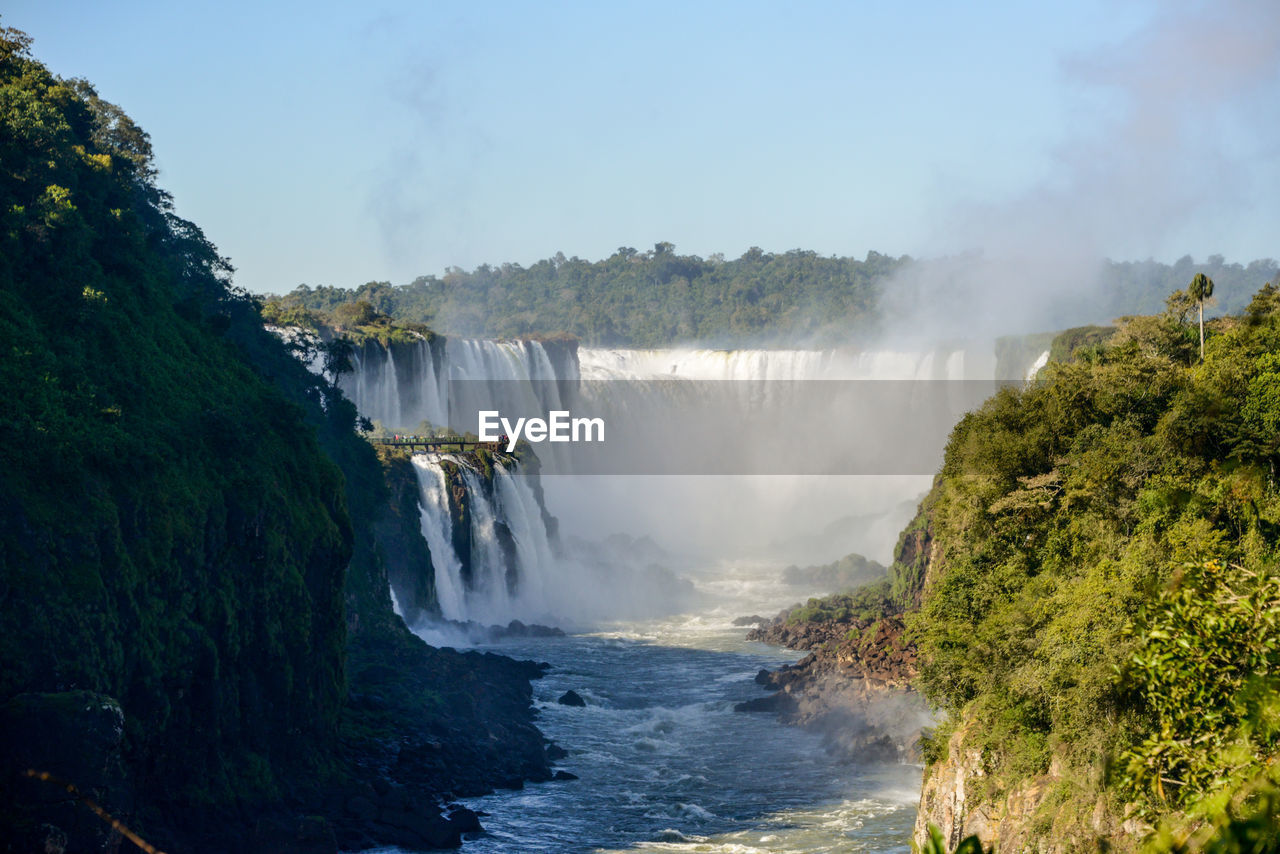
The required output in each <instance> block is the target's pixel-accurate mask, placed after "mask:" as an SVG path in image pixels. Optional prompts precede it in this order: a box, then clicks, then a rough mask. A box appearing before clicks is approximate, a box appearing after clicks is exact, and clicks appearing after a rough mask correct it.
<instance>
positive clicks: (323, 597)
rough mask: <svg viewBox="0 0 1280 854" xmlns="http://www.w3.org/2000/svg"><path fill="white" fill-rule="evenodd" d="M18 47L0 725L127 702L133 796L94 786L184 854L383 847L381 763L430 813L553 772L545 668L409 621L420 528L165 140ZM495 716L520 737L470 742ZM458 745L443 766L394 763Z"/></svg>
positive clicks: (1, 440) (51, 727)
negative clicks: (268, 308)
mask: <svg viewBox="0 0 1280 854" xmlns="http://www.w3.org/2000/svg"><path fill="white" fill-rule="evenodd" d="M28 44H29V39H27V38H26V37H25V36H24V35H23V34H21V33H19V32H17V31H14V30H0V348H3V358H0V390H3V393H4V394H3V396H4V400H5V406H4V407H3V408H2V409H0V660H2V661H3V662H4V667H3V668H0V707H2V708H3V709H4V710H5V714H6V715H8V716H9V717H7V718H6V720H9V719H17V718H21V719H22V720H24V721H25V720H28V719H32V716H31V715H26V716H25V717H24V716H23V715H21V714H19V712H21V710H22V709H26V708H58V709H62V708H64V707H65V708H66V709H67V714H66V715H65V717H66V720H58V721H52V720H50V721H46V722H43V723H42V722H41V721H35V722H34V723H33V724H32V726H45V727H46V729H45V732H46V734H47V732H53V731H57V732H59V733H64V734H65V733H83V732H85V727H84V726H82V725H81V722H80V721H79V719H78V718H76V717H75V715H76V714H79V713H78V712H77V711H76V709H77V708H80V707H82V706H84V703H83V702H78V701H77V702H59V698H72V699H75V698H80V697H86V696H91V697H104V698H109V699H104V700H103V701H102V702H103V703H107V704H108V705H109V706H110V707H111V708H113V709H114V708H117V706H116V703H117V702H118V708H119V710H120V712H121V716H120V717H121V720H122V721H123V728H124V742H123V753H122V754H121V757H119V758H121V760H122V762H123V765H124V766H125V772H126V773H125V776H124V778H123V779H125V780H126V782H125V783H123V784H121V785H123V786H126V787H127V788H125V789H118V790H113V791H111V792H104V793H99V794H98V797H99V798H106V802H107V803H108V804H109V805H111V804H114V805H115V806H116V807H117V808H118V807H124V808H125V809H126V810H130V811H132V810H136V812H131V813H130V815H131V818H130V821H131V823H133V824H134V825H135V826H136V827H138V828H139V829H141V830H145V831H147V833H148V835H149V836H151V838H152V839H153V840H157V841H161V842H164V843H165V844H166V845H172V846H173V847H175V848H181V849H183V850H211V849H212V850H228V849H229V848H232V847H234V848H236V849H237V850H257V849H259V848H264V847H265V848H267V849H271V848H272V847H273V846H272V844H269V843H262V844H261V845H255V843H253V840H252V839H251V837H253V836H254V834H255V831H254V828H255V826H256V825H258V824H261V822H259V821H258V819H259V818H260V817H261V816H262V815H263V814H264V812H263V811H264V810H268V811H269V810H271V809H276V810H277V813H275V814H273V815H284V816H286V817H287V816H289V815H295V816H296V814H297V812H296V811H298V810H301V811H303V812H305V813H306V814H307V815H311V816H318V815H321V814H323V815H325V816H327V818H328V819H329V820H330V821H332V822H333V824H334V825H335V826H336V828H337V832H338V835H339V838H341V839H344V840H347V844H350V845H353V846H358V845H361V844H363V845H372V844H375V843H376V842H379V841H386V838H389V837H385V838H384V837H383V836H379V835H378V834H379V833H382V832H384V831H385V832H387V833H395V832H399V831H402V830H403V829H404V828H403V826H402V825H403V822H400V824H397V822H395V821H393V822H392V823H391V825H388V826H387V827H382V828H381V830H378V829H377V828H374V829H373V830H372V831H369V833H371V834H372V835H367V834H366V830H367V828H363V826H362V825H361V822H362V821H364V819H363V818H362V816H361V815H354V816H353V815H349V814H347V813H344V811H343V808H342V803H343V799H344V795H343V792H345V791H347V790H348V789H350V788H353V787H354V788H359V786H360V785H363V786H364V787H365V788H366V789H367V788H368V778H369V777H370V776H371V775H374V774H381V775H384V776H388V777H390V778H391V779H393V780H394V781H395V782H396V783H397V785H403V786H416V787H418V788H417V789H415V790H414V791H415V792H417V793H418V795H417V796H418V797H420V798H422V800H423V803H424V804H430V803H431V801H430V799H429V797H430V796H431V795H432V793H433V792H434V793H435V794H438V793H439V792H441V791H445V790H453V791H463V790H466V791H471V792H482V791H487V790H488V788H490V787H492V786H493V785H494V784H495V783H498V782H503V781H511V780H517V779H519V778H520V777H522V776H523V777H529V776H537V775H541V776H543V777H545V776H546V772H545V767H546V760H545V757H543V756H542V754H541V739H540V736H539V735H538V734H537V732H536V730H534V729H533V727H532V724H531V721H530V718H529V714H528V709H527V707H528V700H527V694H528V682H527V680H528V678H529V673H528V672H527V671H528V668H524V667H523V666H516V665H515V664H514V663H511V662H500V661H498V660H497V658H493V659H492V660H489V659H485V660H483V661H481V660H479V659H476V660H474V661H472V660H470V659H467V658H466V657H464V656H460V655H457V654H452V653H449V654H446V653H445V652H443V651H440V652H433V651H430V650H429V649H428V648H427V647H426V646H425V644H423V643H422V642H421V641H419V640H418V639H417V638H414V637H412V636H411V635H409V634H408V632H407V631H406V630H405V628H404V626H403V624H402V623H401V622H400V620H399V618H398V617H396V616H395V615H394V613H393V612H392V609H391V603H390V598H389V594H388V578H387V576H388V568H389V567H390V568H391V569H393V570H396V571H402V572H409V573H414V572H416V573H417V575H418V577H417V578H416V581H417V582H418V583H419V585H420V593H421V596H420V599H421V601H422V602H424V603H426V606H427V607H430V605H431V604H432V602H433V600H434V591H433V590H432V589H430V582H429V577H430V573H429V572H428V571H427V566H428V565H427V564H426V560H427V559H426V557H425V556H426V551H425V544H422V543H420V542H410V540H411V539H412V538H413V537H416V538H417V540H418V541H420V540H421V536H420V534H419V533H418V525H417V519H416V514H414V515H413V516H410V515H409V514H407V513H406V512H404V509H403V508H402V507H396V508H392V507H391V506H390V505H389V502H388V497H389V496H388V489H387V485H386V482H385V481H384V476H383V472H382V469H381V467H380V465H379V463H378V460H377V457H376V455H375V453H374V450H373V449H372V448H371V447H370V446H369V444H368V443H366V442H364V441H363V440H361V439H360V438H359V437H358V436H357V435H356V433H355V432H354V430H353V426H354V425H355V422H356V411H355V409H354V407H353V406H352V405H351V403H350V402H349V401H347V400H345V399H344V398H343V397H342V395H341V393H340V392H339V391H338V390H337V389H336V388H335V387H333V386H332V385H330V384H329V383H328V382H327V381H325V380H324V379H322V378H320V377H317V376H315V375H314V374H312V373H311V372H309V371H308V370H307V369H306V368H305V367H304V366H303V364H302V363H300V362H299V361H298V360H297V359H295V358H294V357H293V355H292V354H291V353H290V351H289V350H288V349H287V348H286V346H285V345H284V344H283V343H282V341H281V340H280V338H279V337H277V336H275V335H273V334H271V333H268V332H267V331H265V330H264V329H263V319H262V317H261V315H260V312H259V306H258V303H257V301H256V300H254V299H253V298H251V297H250V296H249V295H247V294H245V293H243V292H240V291H238V290H237V289H235V288H234V287H232V285H231V283H230V273H231V268H230V265H229V264H228V263H227V262H226V260H225V259H223V258H221V257H220V256H219V255H218V254H217V252H216V250H215V248H214V247H213V246H212V244H211V243H210V242H209V241H208V240H207V239H206V238H205V237H204V235H203V234H202V233H201V231H200V229H199V228H197V227H196V226H195V225H193V224H192V223H190V222H187V221H185V220H183V219H181V218H180V217H178V216H177V215H176V213H175V212H174V208H173V204H172V200H171V199H170V197H169V196H168V195H167V194H166V193H165V192H164V191H163V190H161V189H159V188H158V187H157V186H156V184H155V175H156V173H155V168H154V166H153V163H152V156H151V148H150V143H149V140H148V137H147V135H146V133H145V132H143V131H142V130H141V129H139V128H138V127H137V126H136V125H134V124H133V122H132V121H131V120H130V119H129V118H128V117H127V116H126V115H125V114H124V113H123V112H122V111H120V110H119V108H117V107H115V106H113V105H111V104H109V103H107V102H105V101H103V100H101V99H100V98H99V97H98V95H97V93H96V92H95V91H94V90H93V88H92V87H91V86H90V85H89V84H88V83H86V82H84V81H66V80H62V79H60V78H57V77H56V76H54V75H52V74H51V73H50V72H49V71H48V70H47V69H46V68H45V67H44V66H43V65H41V64H40V63H39V62H37V61H36V60H34V59H33V58H32V57H31V56H30V54H29V51H28ZM401 497H403V496H401ZM401 503H403V502H401ZM397 510H399V511H400V512H399V515H396V511H397ZM418 545H420V546H421V548H422V551H421V552H417V553H414V554H413V555H412V556H411V557H409V558H406V556H405V553H406V549H408V550H412V548H415V547H416V546H418ZM423 577H425V578H426V579H427V580H426V581H423ZM387 661H393V662H394V664H393V665H392V666H387V664H386V662H387ZM509 665H510V666H509ZM466 674H471V675H472V676H474V677H475V678H476V679H478V680H480V682H482V683H483V684H484V686H485V687H484V688H483V690H484V691H486V692H487V695H486V696H488V697H490V698H491V699H492V700H493V702H491V703H490V705H489V706H484V705H483V704H482V703H478V702H472V701H471V700H470V699H469V698H468V697H467V692H468V691H470V690H472V688H471V687H470V686H471V684H472V683H470V682H467V681H466V680H464V679H463V678H462V677H463V676H464V675H466ZM438 679H447V680H452V681H453V682H454V683H456V687H454V688H450V689H448V692H447V694H446V693H440V692H437V693H440V696H447V697H448V703H445V704H437V706H431V705H430V704H425V703H424V702H420V701H421V700H422V695H423V692H428V693H429V692H430V690H431V689H430V688H429V687H426V688H423V691H422V692H419V694H415V695H414V696H412V697H409V696H406V697H404V698H400V699H397V698H398V697H399V695H396V694H395V691H396V690H399V688H398V686H399V685H400V682H401V681H403V682H406V683H413V684H414V685H415V686H430V685H432V684H433V682H434V681H435V680H438ZM477 690H480V689H477ZM90 692H92V693H90ZM353 697H354V698H356V699H354V700H353V699H352V698H353ZM388 698H390V699H388ZM401 699H402V700H403V702H401ZM441 705H442V707H441ZM482 715H485V716H488V717H489V718H493V719H495V720H496V719H499V718H501V722H502V726H504V727H506V728H507V729H506V730H504V732H507V733H509V734H511V737H510V738H505V737H504V738H503V739H499V740H498V741H496V742H495V741H493V740H492V739H491V738H489V736H488V735H487V731H486V733H483V734H479V735H473V734H472V733H471V730H472V729H474V725H475V722H476V719H477V718H479V717H480V716H482ZM15 716H16V718H15ZM370 733H373V734H374V735H375V736H376V738H372V737H371V736H370ZM441 733H447V734H448V743H447V744H446V749H445V750H444V752H443V753H442V754H441V755H440V756H439V757H437V758H436V759H435V760H433V764H432V765H431V773H430V774H429V775H425V776H424V773H420V769H417V770H415V768H416V766H406V767H405V768H400V766H394V767H393V765H392V763H391V760H390V759H386V757H384V756H383V754H385V753H388V752H389V751H392V750H404V751H413V750H429V749H430V746H431V745H432V744H435V743H436V742H437V741H439V740H440V738H441ZM10 735H11V734H10V733H6V736H7V740H6V745H5V749H0V754H3V756H0V759H3V760H4V761H5V762H6V763H7V762H8V761H9V760H11V759H12V757H11V756H9V755H8V753H7V752H6V750H7V748H8V746H10V744H11V742H12V741H13V739H12V738H8V737H9V736H10ZM371 738H372V740H371ZM62 740H64V741H65V739H62ZM371 744H372V747H371V746H370V745H371ZM424 745H426V746H424ZM62 752H63V753H68V754H74V753H75V752H76V751H75V746H74V745H65V746H64V748H63V750H62ZM375 754H376V755H375ZM371 757H372V758H371ZM392 758H394V757H392ZM384 760H385V761H384ZM113 761H115V760H113ZM380 762H381V763H382V764H378V763H380ZM384 766H385V767H384ZM388 769H391V770H388ZM11 770H12V769H10V768H8V767H7V765H6V767H5V768H4V769H3V773H0V791H2V792H3V794H4V798H3V801H4V806H3V808H0V827H4V828H5V831H6V839H7V840H8V841H9V842H10V844H12V845H15V846H17V847H19V848H22V847H23V846H24V844H25V842H29V841H31V840H30V839H28V838H27V837H24V836H23V835H22V834H23V832H24V831H23V828H24V827H26V826H27V825H31V824H32V822H33V821H34V822H35V824H36V825H38V824H39V822H40V819H38V818H37V819H33V818H32V815H34V814H35V813H32V812H31V810H32V809H35V810H38V809H40V808H42V807H41V806H39V804H44V803H46V802H47V799H43V800H42V799H41V798H39V797H37V799H36V800H37V801H39V804H37V805H36V806H35V807H32V806H31V804H30V803H29V802H28V800H22V804H23V806H21V807H20V806H19V800H20V799H19V798H17V797H16V796H14V791H12V790H11V789H10V786H11V785H13V783H12V780H11V775H10V773H9V772H10V771H11ZM51 770H55V771H56V770H57V769H56V768H55V769H51ZM423 787H426V788H425V789H424V788H423ZM432 787H435V788H434V789H432ZM335 793H336V795H337V797H336V803H337V804H338V806H337V807H332V806H331V804H330V802H331V801H333V800H334V798H333V796H334V795H335ZM326 799H327V800H326ZM273 805H274V806H273ZM290 810H294V811H295V812H292V813H291V812H290ZM348 812H349V811H348ZM415 820H416V821H417V825H415V826H425V825H423V822H424V821H425V822H426V823H427V824H430V823H431V822H433V821H435V819H434V818H430V817H429V818H428V819H421V817H419V818H418V819H415ZM317 821H320V823H321V824H324V821H323V820H321V819H317ZM405 821H408V819H406V820H405ZM364 824H365V825H367V824H368V822H367V821H364ZM384 824H385V822H384ZM263 826H266V825H263ZM362 828H363V829H362ZM290 832H291V831H290ZM329 833H330V838H332V831H329ZM344 834H345V835H344ZM402 838H411V837H403V834H402ZM33 844H34V843H33ZM406 844H408V843H406ZM73 847H74V846H73ZM24 850H25V849H24Z"/></svg>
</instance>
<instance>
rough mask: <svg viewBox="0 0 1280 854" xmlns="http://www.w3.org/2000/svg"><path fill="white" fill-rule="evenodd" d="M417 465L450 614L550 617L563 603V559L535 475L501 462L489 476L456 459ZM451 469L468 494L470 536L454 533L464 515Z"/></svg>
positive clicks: (425, 523)
mask: <svg viewBox="0 0 1280 854" xmlns="http://www.w3.org/2000/svg"><path fill="white" fill-rule="evenodd" d="M413 465H414V467H415V469H416V470H417V475H418V486H419V492H420V500H419V508H420V510H421V516H422V534H423V537H424V538H425V539H426V541H427V545H428V546H429V548H430V549H431V559H432V566H433V569H434V572H435V585H436V597H437V599H438V601H439V603H440V611H441V614H442V616H444V617H445V618H447V619H450V620H477V621H479V622H486V623H505V622H507V621H509V620H512V619H524V620H535V621H536V620H539V619H542V620H545V619H547V618H548V617H549V615H551V614H552V607H553V605H554V604H555V595H554V594H555V590H554V588H555V587H556V586H557V585H556V583H555V579H554V578H553V576H552V573H553V571H554V568H555V564H556V558H555V554H554V550H553V548H552V543H551V536H550V534H549V532H548V530H547V526H546V524H545V522H544V520H543V515H542V505H541V504H539V503H538V500H537V497H536V496H535V495H534V493H533V489H532V487H531V486H530V485H529V483H528V478H525V477H522V476H516V475H513V474H512V472H511V471H509V470H508V469H507V467H505V466H503V465H502V464H500V463H498V464H495V465H494V466H493V470H492V475H491V477H486V476H485V475H484V474H483V473H481V472H479V471H477V470H476V469H475V468H473V467H472V464H471V462H470V460H468V459H467V458H466V457H465V456H459V455H453V454H448V455H426V454H418V455H415V456H414V457H413ZM446 465H451V466H452V467H453V469H454V472H455V473H456V474H455V475H454V477H456V478H457V480H458V481H460V485H461V486H462V487H463V488H464V490H465V493H464V494H465V499H464V500H465V502H466V511H465V513H463V514H460V515H463V517H464V518H463V524H464V525H465V530H462V531H455V530H454V521H455V516H456V515H459V514H457V512H456V511H457V504H456V502H453V503H451V501H450V490H451V488H452V486H454V485H455V484H454V483H451V482H450V481H451V476H450V473H449V472H447V471H446V470H445V466H446ZM459 543H462V544H463V547H462V554H459V548H458V546H459Z"/></svg>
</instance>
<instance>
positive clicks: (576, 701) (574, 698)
mask: <svg viewBox="0 0 1280 854" xmlns="http://www.w3.org/2000/svg"><path fill="white" fill-rule="evenodd" d="M556 702H557V703H559V704H560V705H562V706H585V705H586V704H587V701H586V700H584V699H582V695H581V694H579V693H578V692H577V691H575V690H573V689H572V688H570V689H569V690H568V691H565V692H564V693H563V694H561V695H560V699H559V700H556Z"/></svg>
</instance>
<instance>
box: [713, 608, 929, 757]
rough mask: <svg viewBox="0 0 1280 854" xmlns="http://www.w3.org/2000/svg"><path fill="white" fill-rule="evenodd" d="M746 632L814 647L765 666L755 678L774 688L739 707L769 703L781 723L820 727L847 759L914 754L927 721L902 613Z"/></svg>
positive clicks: (755, 637) (775, 624) (768, 708)
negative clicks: (770, 668) (800, 655)
mask: <svg viewBox="0 0 1280 854" xmlns="http://www.w3.org/2000/svg"><path fill="white" fill-rule="evenodd" d="M747 638H748V639H749V640H759V641H764V642H766V643H774V644H778V645H779V646H785V647H788V648H789V649H803V650H809V654H808V655H807V656H805V657H804V658H803V659H801V660H800V661H798V662H796V663H795V664H791V665H786V666H784V667H781V668H779V669H778V670H776V671H772V672H771V671H768V670H762V671H760V673H759V674H758V675H757V676H756V682H757V683H758V684H760V685H763V686H764V687H766V688H770V689H773V690H774V692H775V693H773V694H771V695H769V696H767V697H761V698H758V699H755V700H750V701H748V702H746V703H740V704H739V705H738V706H737V707H736V708H737V710H738V711H744V712H752V711H767V712H772V713H775V714H777V715H778V717H779V719H780V720H782V721H783V722H784V723H788V724H794V725H798V726H803V727H806V728H808V729H812V730H815V731H818V732H821V733H822V734H823V736H824V738H825V740H826V742H827V746H828V747H829V748H830V749H832V750H834V751H836V752H838V753H840V754H841V755H843V756H845V757H846V758H848V759H861V760H891V759H913V758H915V757H916V756H917V747H916V745H917V742H918V741H919V738H920V731H921V728H922V727H924V726H926V725H927V724H928V723H929V722H930V717H929V715H928V713H927V710H926V709H925V706H924V703H923V701H922V700H921V698H920V696H919V695H918V694H917V693H916V692H915V691H914V690H913V689H912V688H911V685H910V683H911V679H912V678H914V676H915V673H916V652H915V647H914V646H913V645H912V644H911V643H910V641H909V640H908V639H907V637H906V634H905V627H904V626H903V624H902V621H901V619H899V618H897V617H888V618H884V619H881V620H875V621H860V620H830V621H823V622H811V623H795V624H788V623H787V622H786V621H785V620H784V619H779V620H775V621H774V622H773V623H771V624H770V625H767V626H764V627H761V628H756V629H752V630H751V632H749V633H748V634H747Z"/></svg>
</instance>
